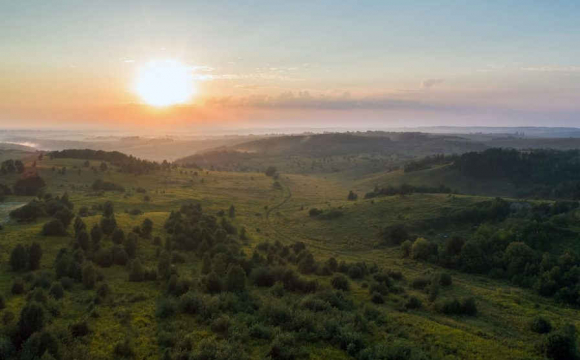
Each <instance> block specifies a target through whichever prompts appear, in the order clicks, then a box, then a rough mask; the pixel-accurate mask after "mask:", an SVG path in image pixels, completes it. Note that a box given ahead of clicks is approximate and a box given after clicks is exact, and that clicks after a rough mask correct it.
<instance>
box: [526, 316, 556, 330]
mask: <svg viewBox="0 0 580 360" xmlns="http://www.w3.org/2000/svg"><path fill="white" fill-rule="evenodd" d="M530 330H532V331H533V332H535V333H538V334H547V333H549V332H550V331H552V324H551V323H550V321H549V320H548V319H546V318H544V317H541V316H536V317H535V318H533V319H532V321H531V322H530Z"/></svg>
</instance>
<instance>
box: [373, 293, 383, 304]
mask: <svg viewBox="0 0 580 360" xmlns="http://www.w3.org/2000/svg"><path fill="white" fill-rule="evenodd" d="M371 301H372V302H373V303H375V304H384V303H385V299H384V298H383V295H381V294H380V293H378V292H374V293H373V294H372V296H371Z"/></svg>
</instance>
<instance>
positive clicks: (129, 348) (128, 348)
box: [113, 339, 135, 358]
mask: <svg viewBox="0 0 580 360" xmlns="http://www.w3.org/2000/svg"><path fill="white" fill-rule="evenodd" d="M113 354H115V355H116V357H117V358H133V357H135V351H134V350H133V345H132V344H131V341H129V339H125V340H124V341H119V342H118V343H116V344H115V347H114V348H113Z"/></svg>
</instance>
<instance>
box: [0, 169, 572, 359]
mask: <svg viewBox="0 0 580 360" xmlns="http://www.w3.org/2000/svg"><path fill="white" fill-rule="evenodd" d="M90 165H91V166H97V167H98V165H99V162H91V164H90ZM63 167H66V169H67V170H66V174H62V173H60V172H59V170H60V169H62V168H63ZM37 168H38V172H39V174H40V176H41V177H42V178H44V179H45V181H46V182H47V185H48V186H47V189H46V191H47V192H50V193H52V194H55V195H57V194H62V193H64V192H65V191H66V192H68V194H69V195H70V200H71V201H72V202H73V203H74V206H75V208H74V209H75V211H77V210H78V209H80V208H81V207H85V206H86V207H88V208H89V209H91V208H92V207H93V206H95V205H99V204H102V203H104V202H105V201H111V202H112V203H113V204H114V207H115V216H116V220H117V223H118V226H119V227H120V228H122V229H123V230H124V231H125V232H130V230H131V229H132V228H133V227H134V226H138V225H140V224H141V223H142V222H143V220H144V219H145V218H149V219H151V220H152V221H153V224H154V227H153V233H152V236H153V237H155V236H160V237H161V238H163V239H165V238H166V237H167V234H166V232H165V231H164V229H163V224H164V222H165V221H166V219H167V218H168V216H169V214H170V212H171V211H173V210H177V209H179V207H180V206H181V205H182V204H184V203H186V202H188V201H196V202H200V203H201V204H202V205H203V208H204V212H207V213H208V214H216V213H217V212H218V211H220V210H224V211H226V213H227V210H228V208H229V207H230V205H232V204H233V205H235V209H236V216H235V220H233V222H234V224H235V225H236V226H238V227H242V226H243V227H244V228H245V229H246V230H247V233H248V237H249V239H250V240H249V241H248V242H247V243H245V244H244V250H245V251H246V252H247V253H248V254H251V251H252V250H253V249H254V248H255V247H256V245H257V244H259V243H261V242H264V241H269V242H271V243H273V242H275V241H280V242H281V243H282V244H287V245H289V244H292V243H294V242H296V241H303V242H304V243H305V244H306V245H307V247H308V248H309V249H311V250H312V252H313V253H314V254H315V255H316V257H317V259H320V260H324V259H327V258H329V257H331V256H334V257H336V258H337V259H338V260H339V261H340V260H345V261H349V262H355V261H365V262H367V263H376V264H377V265H378V266H379V267H381V268H387V269H392V270H395V271H400V272H402V274H403V277H404V279H403V280H401V286H403V287H405V289H406V291H405V292H404V293H402V294H389V295H388V296H387V297H386V299H385V304H383V305H380V308H381V310H382V311H383V312H384V313H385V314H386V318H387V321H386V324H384V325H383V326H382V327H381V328H380V329H379V331H378V332H377V333H376V335H375V336H376V338H375V339H373V341H374V342H376V343H387V344H388V343H390V342H392V341H398V340H396V339H401V338H402V339H408V340H409V341H411V342H412V343H417V344H421V345H422V346H423V347H424V349H425V350H426V351H427V352H428V354H429V356H430V357H433V358H441V359H490V358H493V359H533V358H540V357H539V355H538V352H537V349H536V348H535V346H536V344H537V343H538V341H539V339H540V335H538V334H535V333H533V332H531V331H529V322H530V320H531V319H532V318H533V317H534V316H536V315H538V314H542V315H544V316H545V317H547V318H549V319H550V320H552V321H553V323H554V325H555V326H556V327H557V326H560V325H562V324H564V323H573V324H575V325H577V326H580V315H579V313H578V312H577V311H576V310H573V309H568V308H565V307H562V306H561V305H558V304H556V303H555V302H554V301H552V300H550V299H547V298H543V297H540V296H538V295H535V294H533V293H532V292H531V291H528V290H522V289H520V288H516V287H513V286H511V285H509V284H508V283H506V282H502V281H497V280H490V279H488V278H484V277H479V276H472V275H467V274H463V273H459V272H450V273H451V274H452V276H453V286H451V287H449V288H445V289H442V290H441V293H440V295H439V297H440V299H450V298H453V297H469V296H472V297H474V298H475V299H476V302H477V306H478V316H477V317H460V316H446V315H442V314H440V313H438V312H436V311H435V310H434V309H433V304H431V303H430V302H429V300H428V296H427V294H425V292H424V291H422V290H415V289H412V288H411V287H409V284H410V283H411V282H412V280H413V279H415V278H418V277H421V276H426V275H428V274H434V273H436V272H439V271H441V270H442V269H440V268H438V267H436V266H434V265H430V264H427V263H422V262H417V261H414V260H409V259H402V257H401V252H400V250H399V248H398V247H397V248H386V247H383V246H379V244H378V234H379V231H380V230H381V229H382V228H383V227H385V226H386V225H389V224H396V223H401V222H405V223H409V224H414V223H420V222H421V221H423V220H426V219H430V218H433V217H437V216H439V215H441V214H445V213H446V212H449V211H452V210H454V209H462V208H466V207H468V206H469V205H472V204H474V203H476V202H478V201H482V200H484V199H486V198H484V197H477V196H468V195H446V194H445V195H443V194H414V195H408V196H391V197H383V198H378V199H374V200H363V199H362V198H363V196H364V191H365V189H366V191H370V190H371V189H372V187H373V186H374V184H375V183H379V184H383V183H389V184H391V183H392V184H394V185H395V184H398V183H402V182H408V183H410V184H420V182H421V181H424V180H425V179H426V178H425V174H426V173H428V174H429V175H428V176H432V175H433V174H436V173H437V170H427V171H418V172H415V173H411V174H403V173H402V172H393V173H388V174H386V175H384V174H383V175H380V176H373V177H367V178H365V179H363V180H362V181H359V182H357V183H348V182H345V181H342V182H339V181H334V180H332V179H331V177H328V179H325V178H323V177H321V176H305V175H286V174H281V176H280V178H279V179H278V180H277V182H278V183H279V184H280V187H277V186H274V182H275V181H276V180H274V179H272V178H270V177H267V176H265V175H264V174H262V173H252V172H218V171H207V170H194V169H174V170H172V171H158V172H155V173H151V174H148V175H140V176H135V175H131V174H126V173H120V172H118V171H116V169H113V170H109V171H106V172H105V173H103V172H100V171H97V172H94V171H92V170H91V168H90V167H85V166H84V161H83V160H72V159H53V160H50V159H48V158H45V159H44V160H42V161H38V164H37ZM96 179H104V180H106V181H110V182H114V183H116V184H119V185H122V186H123V187H124V188H125V189H126V191H125V192H111V191H107V192H99V191H93V190H91V189H90V187H91V184H92V183H93V181H94V180H96ZM452 180H453V179H451V178H437V177H435V178H431V179H430V180H429V182H430V183H431V184H432V183H433V182H437V181H443V183H444V184H445V185H447V186H450V187H452V188H454V187H453V184H460V183H462V181H463V180H461V179H459V180H458V179H455V181H456V182H452ZM371 184H372V185H371ZM139 188H142V189H145V191H146V192H144V193H143V192H138V191H137V189H139ZM351 189H354V190H355V191H357V192H359V200H357V201H347V200H346V197H347V194H348V191H349V190H351ZM459 190H460V192H465V193H468V192H469V191H461V189H459ZM505 190H506V193H509V191H508V190H509V189H508V188H507V187H506V189H505ZM497 191H498V193H497V194H498V195H500V194H502V193H504V192H503V191H504V189H497ZM146 197H147V198H146ZM29 200H31V198H27V197H16V196H10V197H9V198H8V199H7V204H9V203H13V204H15V203H18V202H27V201H29ZM312 208H319V209H323V210H325V211H329V210H331V209H337V210H340V211H341V212H342V213H343V215H342V216H340V217H338V218H336V219H329V220H323V219H317V218H313V217H310V216H309V215H308V212H309V210H310V209H312ZM133 209H139V210H141V211H142V212H143V213H142V214H140V215H131V214H129V213H128V211H131V210H133ZM126 211H127V212H126ZM5 213H6V211H5V212H4V213H2V212H1V210H0V217H2V218H3V217H5V216H6V214H5ZM100 218H101V213H100V212H99V213H96V214H93V215H90V216H87V217H84V218H83V220H84V221H85V223H86V225H87V228H89V229H90V228H91V227H92V225H93V224H95V223H97V222H98V221H99V220H100ZM47 220H48V219H47V218H43V219H39V220H37V221H35V222H33V223H16V222H13V221H8V222H7V223H5V224H4V229H3V230H1V232H0V293H2V294H6V296H7V298H6V310H3V311H12V312H13V313H15V314H18V313H19V311H20V309H21V308H22V307H23V306H24V304H25V298H24V296H22V295H8V294H10V286H11V283H12V281H13V279H14V278H15V277H16V276H17V274H15V273H13V272H11V271H9V267H8V264H7V262H8V258H9V256H10V251H11V249H12V248H13V247H14V246H16V245H17V244H24V245H29V244H31V243H32V242H34V241H36V242H38V243H40V244H41V246H42V248H43V257H42V262H41V267H40V270H37V273H39V272H42V271H43V270H49V269H52V268H53V264H54V260H55V258H56V256H57V253H58V251H59V249H60V248H62V247H66V246H68V245H69V244H70V243H71V242H72V241H74V240H73V235H72V232H73V231H72V229H69V233H70V235H68V236H60V237H59V236H56V237H53V236H51V237H44V236H41V235H40V233H41V229H42V226H43V224H44V223H45V222H46V221H47ZM469 230H470V228H469V227H466V226H464V225H463V224H457V226H456V227H454V228H453V229H451V230H449V229H448V230H446V231H445V232H441V231H433V230H431V229H418V230H417V233H418V234H419V235H421V236H425V237H428V238H430V239H433V240H443V239H445V238H447V237H449V236H451V235H452V234H453V233H462V232H466V231H469ZM103 243H104V245H110V243H111V239H110V238H105V239H104V240H103ZM156 250H157V247H156V246H155V245H153V244H152V242H151V241H150V240H140V243H139V252H138V257H139V260H140V261H141V263H142V264H143V265H144V266H145V267H153V268H154V267H156V266H157V256H156ZM184 256H186V257H187V256H189V255H188V254H184ZM192 256H193V255H192ZM176 266H177V268H178V271H179V273H180V274H190V275H191V277H192V278H193V279H198V278H199V276H200V275H199V274H200V268H201V260H200V259H198V258H195V257H193V258H191V259H188V261H186V262H185V263H179V264H176ZM101 271H102V273H103V275H104V277H105V279H106V280H107V282H108V284H109V286H110V287H111V292H112V293H113V294H115V296H114V298H113V300H109V301H106V302H104V303H102V304H100V305H99V307H98V310H96V311H97V312H98V314H97V315H95V314H94V313H93V315H91V316H90V315H89V314H91V311H92V310H94V309H93V307H92V305H91V299H92V298H93V296H94V290H86V289H84V287H83V286H82V284H78V283H77V284H74V285H73V288H72V290H71V291H70V292H67V294H66V295H65V297H64V298H63V300H62V301H63V303H62V307H61V314H62V315H61V316H59V317H54V320H53V324H52V325H51V326H52V328H53V329H55V332H59V331H65V330H66V329H67V327H68V326H69V325H70V323H71V322H74V321H78V319H86V320H87V321H88V323H89V324H90V327H91V329H92V331H93V333H92V334H91V336H90V337H89V338H88V339H87V340H86V341H87V346H88V348H89V349H90V354H91V358H93V359H109V358H111V354H112V352H113V347H114V345H115V344H116V343H117V342H118V341H119V339H123V338H125V337H126V336H130V337H131V338H132V339H134V340H133V341H134V349H135V352H136V354H135V358H137V359H158V358H159V356H160V353H161V351H160V341H159V338H158V337H159V335H158V334H159V330H160V329H161V328H163V327H164V326H165V325H166V324H165V323H164V321H163V320H160V319H158V317H156V314H155V312H156V302H157V300H158V297H159V295H160V288H161V287H162V281H161V280H158V281H154V282H128V281H127V276H128V275H127V270H126V269H125V268H123V267H121V266H117V265H114V266H112V267H110V268H104V269H101ZM320 281H321V282H323V283H324V282H326V283H325V285H328V282H329V280H328V279H327V280H320ZM366 282H367V280H366V279H361V280H357V281H353V282H352V284H351V286H352V289H351V294H352V296H353V298H354V299H355V301H356V302H357V303H360V304H363V303H369V302H370V294H369V291H368V289H366V288H365V283H366ZM263 296H264V297H266V296H267V294H266V293H264V294H263ZM291 296H295V297H299V296H300V295H291ZM409 296H416V297H418V298H420V299H421V301H422V303H423V304H424V306H423V307H422V308H421V309H417V310H406V309H405V308H404V306H403V304H404V303H405V302H406V300H407V299H408V298H409ZM171 326H172V328H173V330H174V331H180V332H182V331H185V332H187V333H188V334H189V335H188V336H189V337H190V340H191V341H192V342H193V343H197V342H199V341H200V340H202V339H204V338H208V337H211V336H213V335H212V332H211V330H210V329H209V328H208V326H207V325H205V324H200V323H199V322H197V321H196V320H195V319H194V318H193V317H190V316H177V317H176V318H175V319H174V320H173V324H172V325H171ZM252 341H253V343H252V344H251V345H252V348H253V353H252V354H251V355H252V357H253V358H256V359H259V358H263V356H264V352H265V351H266V350H267V348H268V342H267V341H265V340H252ZM71 351H73V352H74V349H73V350H71ZM79 351H80V350H79ZM306 351H307V353H309V354H310V358H311V359H343V358H344V359H348V358H350V357H349V355H348V354H347V352H345V351H342V350H339V349H337V348H335V347H331V346H326V345H325V346H319V344H317V343H314V344H311V345H310V346H307V348H306ZM79 355H80V354H79Z"/></svg>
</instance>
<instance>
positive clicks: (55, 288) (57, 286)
mask: <svg viewBox="0 0 580 360" xmlns="http://www.w3.org/2000/svg"><path fill="white" fill-rule="evenodd" d="M48 293H49V294H50V296H52V297H53V298H55V299H57V300H58V299H62V297H63V296H64V289H63V287H62V284H61V283H60V282H58V281H55V282H54V283H52V286H51V287H50V289H49V290H48Z"/></svg>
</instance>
